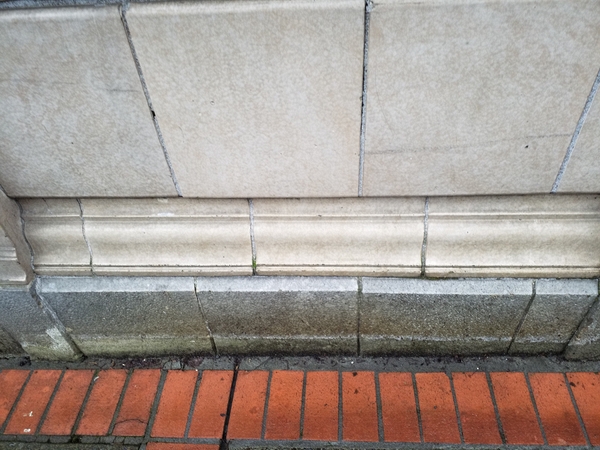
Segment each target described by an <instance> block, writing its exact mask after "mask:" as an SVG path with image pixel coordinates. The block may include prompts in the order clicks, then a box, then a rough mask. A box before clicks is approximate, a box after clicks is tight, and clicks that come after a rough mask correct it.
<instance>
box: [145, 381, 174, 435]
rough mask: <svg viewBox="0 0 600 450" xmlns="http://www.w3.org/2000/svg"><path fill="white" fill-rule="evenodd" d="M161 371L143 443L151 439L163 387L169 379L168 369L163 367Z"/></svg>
mask: <svg viewBox="0 0 600 450" xmlns="http://www.w3.org/2000/svg"><path fill="white" fill-rule="evenodd" d="M160 372H161V373H160V379H159V380H158V386H157V387H156V393H155V394H154V401H153V402H152V406H151V408H150V416H149V417H148V424H147V425H146V432H145V433H144V436H143V437H142V442H143V445H145V444H146V442H148V441H149V440H150V437H151V434H152V427H153V426H154V420H155V419H156V413H157V412H158V406H159V405H160V398H161V397H162V392H163V388H164V387H165V382H166V381H167V373H168V370H165V369H163V370H161V371H160Z"/></svg>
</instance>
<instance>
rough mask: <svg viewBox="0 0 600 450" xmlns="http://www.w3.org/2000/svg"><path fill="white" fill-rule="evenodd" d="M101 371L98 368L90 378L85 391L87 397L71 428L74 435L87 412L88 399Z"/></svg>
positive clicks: (84, 398)
mask: <svg viewBox="0 0 600 450" xmlns="http://www.w3.org/2000/svg"><path fill="white" fill-rule="evenodd" d="M99 373H100V370H99V369H97V370H95V371H94V373H93V374H92V379H91V380H90V384H89V386H88V388H87V392H86V393H85V397H83V402H82V403H81V407H80V408H79V413H78V414H77V417H76V418H75V423H74V424H73V428H72V429H71V434H72V435H75V434H76V433H77V429H78V428H79V423H80V422H81V420H82V419H83V414H84V413H85V409H86V407H87V404H88V400H89V399H90V395H92V390H93V389H94V386H95V384H96V379H97V378H98V374H99Z"/></svg>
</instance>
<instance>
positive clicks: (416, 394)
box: [410, 372, 425, 444]
mask: <svg viewBox="0 0 600 450" xmlns="http://www.w3.org/2000/svg"><path fill="white" fill-rule="evenodd" d="M410 375H411V378H412V385H413V394H414V396H415V407H416V409H417V423H418V424H419V437H420V439H421V444H423V443H424V442H425V440H424V439H423V422H422V421H421V405H420V403H419V390H418V389H417V377H415V373H414V372H411V373H410Z"/></svg>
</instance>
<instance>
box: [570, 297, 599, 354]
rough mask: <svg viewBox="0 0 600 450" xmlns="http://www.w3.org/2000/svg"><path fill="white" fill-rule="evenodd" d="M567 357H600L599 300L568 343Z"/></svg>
mask: <svg viewBox="0 0 600 450" xmlns="http://www.w3.org/2000/svg"><path fill="white" fill-rule="evenodd" d="M565 357H566V358H567V359H587V360H599V359H600V303H598V301H596V303H595V304H594V306H593V307H592V310H591V311H590V313H589V315H588V316H587V317H586V318H585V320H584V321H583V323H582V324H581V325H580V327H579V330H578V331H577V333H576V334H575V336H573V339H571V341H570V342H569V344H568V345H567V348H566V350H565Z"/></svg>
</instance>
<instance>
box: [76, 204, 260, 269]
mask: <svg viewBox="0 0 600 450" xmlns="http://www.w3.org/2000/svg"><path fill="white" fill-rule="evenodd" d="M81 203H82V208H83V220H84V221H85V229H86V237H87V239H88V242H89V244H90V248H91V250H92V254H93V270H94V273H95V274H97V275H121V276H123V275H155V276H156V275H162V276H168V275H184V274H193V275H198V274H202V275H251V274H252V249H251V244H250V212H249V208H248V202H247V201H246V200H238V199H227V200H217V199H208V200H204V199H182V198H176V199H165V198H160V199H83V200H82V201H81Z"/></svg>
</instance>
